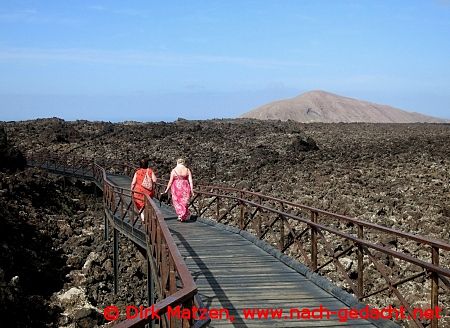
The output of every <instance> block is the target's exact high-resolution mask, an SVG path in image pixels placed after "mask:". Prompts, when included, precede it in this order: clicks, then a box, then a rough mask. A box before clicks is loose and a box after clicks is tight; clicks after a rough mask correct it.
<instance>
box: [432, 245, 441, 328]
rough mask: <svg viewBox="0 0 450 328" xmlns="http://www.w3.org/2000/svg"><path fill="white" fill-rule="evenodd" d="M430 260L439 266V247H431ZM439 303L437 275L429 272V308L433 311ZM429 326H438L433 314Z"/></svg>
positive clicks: (433, 327) (434, 327) (435, 327)
mask: <svg viewBox="0 0 450 328" xmlns="http://www.w3.org/2000/svg"><path fill="white" fill-rule="evenodd" d="M431 261H432V263H433V265H435V266H439V248H438V247H436V246H433V247H432V248H431ZM438 305H439V276H438V274H437V273H436V272H433V273H431V309H432V310H433V311H435V309H437V306H438ZM431 328H438V318H436V316H433V318H432V319H431Z"/></svg>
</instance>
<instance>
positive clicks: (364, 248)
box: [191, 186, 450, 327]
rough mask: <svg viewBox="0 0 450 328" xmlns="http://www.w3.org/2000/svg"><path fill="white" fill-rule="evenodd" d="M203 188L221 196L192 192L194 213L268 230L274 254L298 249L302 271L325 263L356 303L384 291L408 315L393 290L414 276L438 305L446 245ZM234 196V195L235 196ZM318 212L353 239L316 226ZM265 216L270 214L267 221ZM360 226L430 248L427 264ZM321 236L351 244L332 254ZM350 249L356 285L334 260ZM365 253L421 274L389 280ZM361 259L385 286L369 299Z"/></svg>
mask: <svg viewBox="0 0 450 328" xmlns="http://www.w3.org/2000/svg"><path fill="white" fill-rule="evenodd" d="M202 189H203V190H202ZM209 189H215V190H220V192H221V193H218V192H210V191H207V190H208V187H206V186H201V187H200V189H196V190H195V193H196V196H195V197H194V199H193V200H192V201H191V206H192V207H193V209H194V210H195V211H196V212H197V213H200V214H204V213H206V212H207V211H209V212H208V213H209V215H208V216H210V217H214V218H215V219H216V221H218V222H222V221H224V220H225V218H226V217H231V221H232V222H233V223H234V224H235V225H237V226H238V227H239V228H240V229H241V230H249V229H250V228H252V230H251V229H250V232H252V233H254V234H255V233H256V235H257V237H258V238H259V239H261V240H264V239H266V240H267V238H266V235H267V234H268V233H269V232H272V233H273V235H275V238H276V239H277V240H278V241H277V245H276V246H278V248H279V250H280V251H282V252H284V251H286V250H287V249H288V248H289V247H290V246H291V245H293V244H296V245H297V246H298V248H299V249H298V252H300V254H301V256H302V257H303V260H304V261H303V262H304V263H306V264H307V265H308V267H309V268H310V269H311V270H312V271H314V272H320V270H321V269H323V268H324V267H326V266H328V265H329V264H331V263H334V264H335V268H336V270H337V271H338V272H339V274H340V275H341V277H343V278H344V279H345V282H346V283H347V285H348V286H350V289H351V291H352V292H353V293H354V294H355V295H356V296H357V297H358V299H359V300H362V299H367V298H368V297H370V296H373V295H376V294H379V293H381V292H384V291H386V290H389V291H390V292H391V293H393V294H395V296H396V297H397V299H398V300H399V302H400V304H401V305H403V306H404V308H405V309H406V311H407V312H408V314H409V315H411V316H413V313H412V309H411V306H410V304H409V303H408V302H407V301H406V299H405V297H403V295H402V294H401V293H400V292H399V290H398V289H397V287H398V286H400V285H402V284H404V283H407V282H410V281H412V280H414V279H416V278H418V277H425V278H431V282H432V284H431V285H432V287H431V292H430V296H431V297H430V298H431V308H435V307H436V306H438V304H439V303H438V296H439V289H438V288H439V280H441V281H442V282H443V283H444V284H443V285H441V286H442V287H443V288H449V284H448V278H450V270H449V269H448V268H445V267H442V265H440V263H439V256H440V255H442V254H441V253H440V251H448V250H450V245H449V244H448V243H445V242H443V241H437V240H432V239H429V238H423V237H420V236H416V235H413V234H409V233H404V232H401V231H398V230H395V229H390V228H386V227H383V226H381V225H377V224H372V223H369V222H364V221H361V220H358V219H353V218H349V217H346V216H343V215H338V214H334V213H329V212H326V211H322V210H318V209H315V208H312V207H307V206H302V205H300V206H301V207H302V209H307V210H309V211H310V218H305V217H303V216H299V215H294V214H292V213H288V212H286V208H285V207H286V205H293V206H297V205H298V204H295V203H292V202H286V201H283V200H280V199H277V198H274V197H270V196H264V195H262V194H259V193H253V192H247V191H241V190H237V189H235V188H227V187H224V188H222V187H217V186H214V187H213V188H211V187H209ZM227 191H229V193H228V194H227V193H226V192H227ZM237 192H238V195H236V193H237ZM248 195H250V196H257V201H254V200H253V199H247V198H246V196H248ZM204 199H206V200H207V202H206V203H207V204H206V206H205V204H204ZM263 199H268V200H271V201H276V202H277V203H278V204H281V206H280V207H281V209H277V208H274V207H273V205H265V204H263ZM227 206H228V208H227ZM249 208H252V209H254V210H253V212H249V211H248V209H249ZM235 209H238V213H237V214H236V213H235V215H233V211H235ZM262 213H264V215H261V214H262ZM258 214H259V216H258ZM319 214H321V215H322V216H323V215H332V216H333V218H336V219H342V220H343V221H345V222H352V224H353V226H354V227H355V228H357V232H356V233H357V235H356V236H352V235H350V234H348V233H345V232H342V231H339V230H337V228H334V227H329V226H327V225H326V222H328V221H324V220H321V222H320V223H318V221H319ZM270 215H272V216H271V217H270ZM263 216H264V217H265V218H264V219H265V222H264V225H265V227H264V229H265V230H264V229H263V227H262V226H263V224H262V221H263V220H262V217H263ZM293 222H296V223H297V224H306V226H307V228H306V229H305V230H303V231H302V232H301V233H297V232H296V231H295V226H293V225H292V223H293ZM251 224H252V225H253V226H252V227H250V225H251ZM363 228H374V230H375V232H376V233H379V232H380V231H382V232H388V233H391V234H394V235H396V236H398V237H402V238H405V239H409V240H413V241H415V242H419V243H422V244H423V245H425V246H427V247H429V246H431V247H430V255H431V262H426V261H424V260H422V259H419V258H417V257H415V256H414V255H411V254H407V253H402V252H399V251H394V250H392V249H389V248H387V247H385V246H383V245H379V244H378V243H376V242H375V243H374V242H372V241H370V240H369V239H367V238H368V236H369V234H370V231H369V232H368V231H366V230H364V229H363ZM286 230H287V231H286ZM308 231H309V234H307V232H308ZM324 232H325V233H327V234H329V235H331V236H336V237H339V238H343V239H344V240H346V241H348V242H350V243H351V246H350V247H348V248H346V249H345V250H343V251H342V252H340V253H336V252H335V251H333V248H332V247H331V246H332V244H331V242H330V241H329V240H327V236H325V234H324ZM372 234H373V233H372ZM305 236H310V239H309V241H308V240H307V241H306V242H304V241H302V240H301V238H304V237H305ZM319 240H320V241H322V246H323V247H322V253H326V254H325V255H326V256H328V257H329V258H331V259H330V260H328V261H326V262H325V263H322V264H321V265H319V263H318V255H319V248H318V245H319ZM269 242H271V243H272V242H274V241H273V240H272V241H270V240H269ZM308 244H309V245H310V250H305V249H304V246H305V245H308ZM353 249H356V251H357V262H358V263H357V265H358V267H357V281H356V285H355V284H354V282H353V280H354V278H353V279H352V278H350V277H349V275H348V274H347V272H346V270H345V269H344V268H343V266H342V264H341V263H340V262H339V258H340V257H342V256H345V255H346V254H348V253H349V252H351V251H352V250H353ZM371 250H372V251H373V250H374V251H377V252H380V253H381V254H385V255H386V256H390V257H392V258H397V259H399V260H402V261H406V262H409V263H412V264H414V265H416V266H418V267H420V268H422V270H424V271H422V272H420V273H419V274H414V275H412V276H410V277H408V278H405V279H401V280H398V281H393V280H392V279H391V278H390V277H389V276H390V273H389V270H388V269H387V267H386V266H385V265H384V264H383V263H380V261H379V260H378V259H377V258H376V257H375V256H374V254H372V252H371ZM364 258H367V259H368V260H369V262H370V263H371V264H373V265H374V267H375V268H376V270H377V271H378V272H379V273H380V275H381V276H382V279H384V280H385V281H386V284H387V287H384V288H382V289H380V290H377V291H376V292H372V293H371V294H370V295H369V294H368V293H364V279H363V277H364ZM447 265H448V264H447ZM449 290H450V289H449ZM412 320H413V322H414V324H415V325H416V326H417V327H423V324H422V323H421V322H420V321H419V320H418V319H416V318H414V317H413V319H412ZM431 326H432V327H437V326H438V319H437V318H436V317H433V318H432V320H431Z"/></svg>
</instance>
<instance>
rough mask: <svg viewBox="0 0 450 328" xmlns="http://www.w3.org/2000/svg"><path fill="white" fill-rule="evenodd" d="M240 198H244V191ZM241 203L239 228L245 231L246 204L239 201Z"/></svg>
mask: <svg viewBox="0 0 450 328" xmlns="http://www.w3.org/2000/svg"><path fill="white" fill-rule="evenodd" d="M239 196H240V198H241V199H242V198H243V195H242V191H241V192H240V194H239ZM239 203H240V204H239V207H240V216H239V228H240V229H244V215H245V213H244V203H243V202H242V201H239Z"/></svg>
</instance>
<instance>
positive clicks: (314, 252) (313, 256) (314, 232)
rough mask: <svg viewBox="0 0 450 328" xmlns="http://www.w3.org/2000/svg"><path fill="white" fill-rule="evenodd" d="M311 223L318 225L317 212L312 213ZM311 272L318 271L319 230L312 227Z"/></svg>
mask: <svg viewBox="0 0 450 328" xmlns="http://www.w3.org/2000/svg"><path fill="white" fill-rule="evenodd" d="M311 221H312V222H314V223H317V212H313V211H311ZM311 266H312V267H311V270H313V271H315V270H317V229H316V228H315V227H313V226H311Z"/></svg>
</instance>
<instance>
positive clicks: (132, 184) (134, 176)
mask: <svg viewBox="0 0 450 328" xmlns="http://www.w3.org/2000/svg"><path fill="white" fill-rule="evenodd" d="M135 185H136V173H134V175H133V181H131V187H130V189H131V190H133V189H134V186H135Z"/></svg>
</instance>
